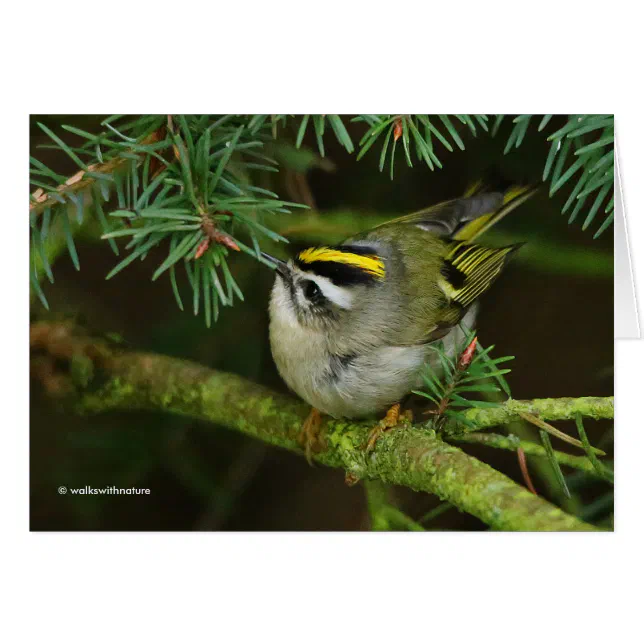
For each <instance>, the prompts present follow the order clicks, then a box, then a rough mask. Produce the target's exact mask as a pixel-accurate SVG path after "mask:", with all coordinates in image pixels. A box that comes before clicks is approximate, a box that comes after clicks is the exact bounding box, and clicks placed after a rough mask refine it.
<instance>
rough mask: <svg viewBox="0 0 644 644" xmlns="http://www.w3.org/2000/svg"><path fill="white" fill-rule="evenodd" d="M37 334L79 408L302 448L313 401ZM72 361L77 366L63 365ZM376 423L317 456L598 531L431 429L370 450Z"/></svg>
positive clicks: (334, 432) (503, 519)
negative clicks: (171, 419)
mask: <svg viewBox="0 0 644 644" xmlns="http://www.w3.org/2000/svg"><path fill="white" fill-rule="evenodd" d="M30 341H31V349H32V373H33V374H34V375H35V376H36V377H38V378H39V379H40V380H41V381H42V383H43V385H44V387H45V390H46V391H47V392H48V393H49V394H50V395H53V396H56V397H58V398H59V399H61V400H63V401H64V402H66V403H68V404H69V405H71V406H72V407H73V409H75V410H76V411H77V412H81V413H100V412H105V411H110V410H116V409H119V410H135V409H141V410H152V411H160V410H161V411H165V412H167V413H172V414H178V415H182V416H186V417H190V418H195V419H200V420H204V421H208V422H212V423H215V424H217V425H222V426H225V427H228V428H230V429H235V430H237V431H240V432H242V433H244V434H247V435H248V436H252V437H254V438H258V439H260V440H262V441H265V442H267V443H270V444H272V445H276V446H279V447H283V448H285V449H288V450H291V451H294V452H298V453H301V449H300V447H299V445H298V442H297V435H298V433H299V430H300V427H301V425H302V422H303V420H304V418H305V417H306V414H307V412H308V407H307V406H306V405H305V404H304V403H303V402H301V401H298V400H296V399H294V398H291V397H289V396H285V395H282V394H277V393H275V392H273V391H270V390H269V389H267V388H265V387H263V386H261V385H258V384H255V383H252V382H249V381H247V380H245V379H243V378H241V377H239V376H236V375H233V374H228V373H220V372H217V371H213V370H211V369H208V368H206V367H204V366H201V365H198V364H195V363H193V362H189V361H186V360H178V359H176V358H170V357H166V356H162V355H156V354H149V353H137V352H131V351H126V350H124V349H123V348H122V347H121V346H119V345H114V344H110V343H108V342H107V341H105V340H101V339H96V338H94V337H91V336H89V335H88V334H87V332H85V331H83V330H82V329H80V328H78V327H76V326H75V325H74V324H73V323H70V322H57V323H47V322H40V323H36V324H34V325H32V328H31V332H30ZM63 364H64V365H66V366H67V368H66V369H65V370H62V371H61V369H60V367H61V365H63ZM515 402H516V401H515ZM524 404H526V405H530V403H524ZM566 405H567V406H572V403H566ZM530 409H532V411H533V412H534V411H535V410H534V408H533V407H530ZM486 411H487V410H486ZM575 411H579V408H578V406H577V407H575ZM507 413H510V416H511V412H507ZM571 413H574V412H571ZM483 418H485V419H486V420H485V421H484V420H483ZM490 419H491V417H490V416H489V414H488V416H485V417H481V418H479V422H480V423H483V422H488V421H489V420H490ZM371 425H372V423H369V422H361V423H357V422H353V421H346V420H340V421H330V422H327V423H326V425H325V432H326V443H327V446H326V448H325V449H324V450H323V451H322V452H320V453H318V454H316V455H315V459H316V460H317V461H318V462H319V463H322V464H324V465H328V466H331V467H340V468H343V469H344V470H346V471H347V472H349V473H351V474H352V475H354V476H356V477H359V478H363V479H380V480H382V481H383V482H385V483H391V484H398V485H405V486H407V487H410V488H412V489H414V490H420V491H425V492H429V493H433V494H436V495H438V496H439V497H440V498H441V499H446V500H448V501H450V502H451V503H452V504H454V505H456V506H457V507H458V508H460V509H461V510H463V511H465V512H469V513H470V514H473V515H474V516H476V517H478V518H479V519H481V520H482V521H484V522H485V523H487V524H488V525H490V526H491V527H493V528H495V529H499V530H530V531H543V530H593V529H595V528H594V527H593V526H591V525H589V524H587V523H584V522H583V521H581V520H579V519H578V518H576V517H573V516H570V515H568V514H566V513H565V512H563V511H562V510H560V509H559V508H557V507H555V506H554V505H552V504H550V503H548V502H547V501H545V500H544V499H542V498H540V497H538V496H535V495H534V494H532V493H531V492H529V491H528V490H526V489H525V488H523V487H522V486H520V485H518V484H517V483H515V482H514V481H512V480H510V479H509V478H508V477H506V476H505V475H503V474H501V473H500V472H497V471H496V470H494V469H492V468H491V467H490V466H489V465H486V464H485V463H482V462H480V461H478V460H477V459H475V458H473V457H471V456H468V455H467V454H465V453H464V452H463V451H462V450H460V449H459V448H457V447H454V446H452V445H448V444H447V443H445V442H443V441H442V440H440V439H439V438H438V437H437V436H436V434H435V432H434V431H432V430H429V429H426V428H424V427H421V426H408V427H406V428H404V429H401V430H394V431H392V432H389V433H388V434H385V436H384V437H383V438H382V439H381V440H380V441H379V442H378V444H377V446H376V448H375V449H374V450H373V452H371V453H370V454H368V455H367V454H365V451H364V445H365V443H366V440H367V435H368V432H369V429H370V428H371ZM481 426H482V425H481Z"/></svg>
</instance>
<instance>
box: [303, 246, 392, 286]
mask: <svg viewBox="0 0 644 644" xmlns="http://www.w3.org/2000/svg"><path fill="white" fill-rule="evenodd" d="M297 257H298V259H299V260H300V261H301V262H304V263H305V264H312V263H313V262H337V263H338V264H347V265H348V266H355V267H356V268H359V269H361V270H363V271H364V272H365V273H369V274H370V275H373V276H374V277H377V278H378V279H382V278H383V277H384V276H385V263H384V262H383V261H382V259H380V257H378V256H377V255H358V254H357V253H350V252H347V251H343V250H338V249H336V248H328V247H326V246H321V247H319V248H307V249H306V250H303V251H302V252H301V253H300V254H299V255H298V256H297Z"/></svg>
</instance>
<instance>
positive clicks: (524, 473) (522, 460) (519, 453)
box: [517, 447, 537, 494]
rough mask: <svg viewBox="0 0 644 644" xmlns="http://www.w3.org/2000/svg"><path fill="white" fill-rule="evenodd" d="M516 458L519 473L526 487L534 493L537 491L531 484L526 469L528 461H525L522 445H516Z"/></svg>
mask: <svg viewBox="0 0 644 644" xmlns="http://www.w3.org/2000/svg"><path fill="white" fill-rule="evenodd" d="M517 458H518V459H519V467H520V468H521V474H522V476H523V480H524V481H525V484H526V487H527V488H528V490H530V492H532V494H536V493H537V491H536V490H535V489H534V485H533V484H532V479H531V478H530V472H529V471H528V463H527V462H526V458H525V452H524V451H523V448H522V447H517Z"/></svg>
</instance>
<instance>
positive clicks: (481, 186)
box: [453, 179, 538, 243]
mask: <svg viewBox="0 0 644 644" xmlns="http://www.w3.org/2000/svg"><path fill="white" fill-rule="evenodd" d="M537 190H538V186H536V185H532V184H529V185H520V184H514V183H510V182H507V181H503V180H501V179H494V180H483V179H480V180H478V181H475V182H474V183H472V184H471V185H470V186H469V187H468V188H467V190H466V192H465V195H464V197H465V198H471V197H476V196H477V195H481V194H494V193H500V194H502V195H503V200H502V201H501V203H500V206H499V207H498V208H497V209H496V210H494V211H493V212H489V213H486V214H484V215H481V216H479V217H477V218H476V219H473V220H472V221H469V222H467V223H466V224H465V225H463V226H462V227H461V228H459V230H458V231H457V232H456V233H455V234H454V236H453V239H455V240H458V241H466V242H468V243H470V242H473V241H474V240H475V239H476V238H477V237H480V236H481V235H482V234H483V233H484V232H486V231H487V230H489V229H490V228H492V226H495V225H496V224H497V223H498V222H499V221H500V220H501V219H503V217H505V216H506V215H507V214H509V213H510V212H512V211H513V210H514V209H515V208H517V207H518V206H520V205H521V204H522V203H524V202H525V201H527V200H528V199H530V197H532V196H533V195H534V194H535V193H536V192H537ZM497 203H498V202H497Z"/></svg>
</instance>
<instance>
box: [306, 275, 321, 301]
mask: <svg viewBox="0 0 644 644" xmlns="http://www.w3.org/2000/svg"><path fill="white" fill-rule="evenodd" d="M302 291H303V293H304V296H305V297H306V299H308V300H310V301H311V302H316V301H318V300H320V299H321V298H322V291H321V290H320V287H319V286H318V285H317V284H316V283H315V282H313V281H311V280H307V281H306V282H304V284H303V285H302Z"/></svg>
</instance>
